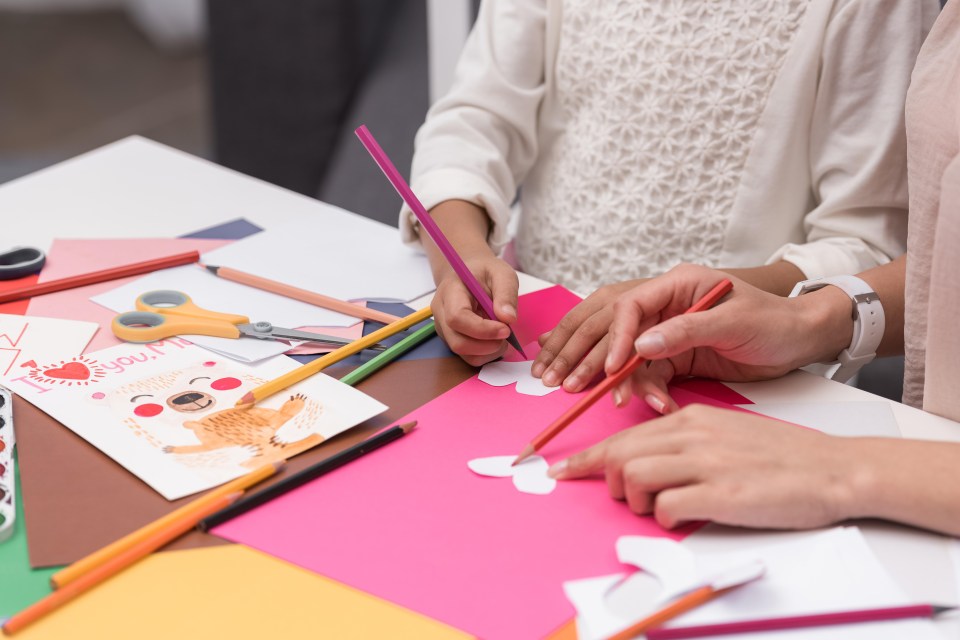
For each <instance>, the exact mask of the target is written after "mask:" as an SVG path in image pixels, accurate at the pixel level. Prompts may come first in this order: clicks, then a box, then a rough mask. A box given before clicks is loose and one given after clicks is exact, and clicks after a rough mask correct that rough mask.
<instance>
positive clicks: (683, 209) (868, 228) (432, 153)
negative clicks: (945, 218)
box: [401, 0, 936, 292]
mask: <svg viewBox="0 0 960 640" xmlns="http://www.w3.org/2000/svg"><path fill="white" fill-rule="evenodd" d="M921 5H922V6H921ZM927 5H929V6H927ZM935 6H936V0H709V1H708V0H697V1H693V2H691V1H688V0H605V1H601V2H598V1H597V0H563V1H561V0H486V1H485V2H484V3H483V5H482V7H481V10H480V15H479V18H478V21H477V24H476V26H475V27H474V29H473V31H472V33H471V35H470V38H469V40H468V42H467V45H466V47H465V50H464V52H463V55H462V57H461V59H460V62H459V64H458V67H457V74H456V81H455V83H454V86H453V88H452V90H451V91H450V93H449V94H448V95H447V96H445V97H444V98H442V99H441V100H439V101H438V102H437V103H436V104H435V105H434V106H433V107H432V108H431V110H430V112H429V113H428V115H427V120H426V122H425V123H424V125H423V126H422V127H421V129H420V131H419V133H418V134H417V139H416V153H415V156H414V161H413V170H412V186H413V189H414V191H415V192H416V193H417V194H418V195H419V197H420V199H421V200H422V201H423V203H424V205H425V206H426V207H427V208H428V209H429V208H431V207H433V206H435V205H436V204H438V203H440V202H442V201H444V200H448V199H462V200H468V201H471V202H473V203H475V204H478V205H480V206H482V207H484V208H485V209H486V211H487V213H488V214H489V216H490V218H491V220H492V221H493V231H492V233H491V236H490V242H491V245H492V246H493V247H494V248H495V249H496V250H499V249H500V248H502V247H503V246H504V245H505V244H506V243H507V242H508V241H509V240H510V239H515V251H516V256H517V259H518V262H519V265H520V267H521V269H522V270H524V271H526V272H527V273H530V274H533V275H536V276H539V277H541V278H544V279H546V280H550V281H553V282H559V283H562V284H564V285H566V286H568V287H569V288H572V289H574V290H576V291H581V292H589V291H591V290H593V289H594V288H596V287H598V286H600V285H603V284H606V283H610V282H615V281H618V280H624V279H628V278H638V277H647V276H651V275H656V274H658V273H661V272H663V271H665V270H667V269H669V268H670V267H672V266H673V265H675V264H677V263H678V262H681V261H688V262H697V263H700V264H706V265H710V266H725V267H740V266H756V265H759V264H764V263H767V262H772V261H776V260H781V259H782V260H787V261H789V262H792V263H794V264H795V265H797V266H798V267H799V268H800V269H801V270H802V271H803V272H804V273H805V274H806V276H807V277H811V278H812V277H818V276H822V275H829V274H835V273H856V272H858V271H862V270H864V269H866V268H869V267H872V266H875V265H876V264H879V263H883V262H886V261H887V260H889V259H890V258H891V257H894V256H897V255H899V254H901V253H903V252H904V250H905V241H906V203H907V190H906V171H905V143H904V133H903V103H904V96H905V94H906V90H907V86H908V84H909V80H910V71H911V69H912V67H913V63H914V60H915V58H916V55H917V51H918V50H919V47H920V44H921V41H922V36H923V34H924V33H925V32H926V30H927V29H928V27H929V22H930V21H931V20H932V17H933V16H934V15H935V14H936V12H935V11H934V10H931V7H935ZM518 193H519V203H520V206H519V210H520V216H519V221H518V223H517V224H511V222H513V221H512V220H511V218H512V216H513V211H515V209H512V208H511V204H512V203H513V202H514V201H515V200H516V198H517V196H518ZM413 221H414V218H413V216H412V214H411V212H410V211H409V209H406V208H405V210H404V211H403V213H402V214H401V229H402V233H403V236H404V239H405V240H406V241H408V242H416V240H417V227H416V225H415V224H413Z"/></svg>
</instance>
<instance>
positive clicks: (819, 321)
mask: <svg viewBox="0 0 960 640" xmlns="http://www.w3.org/2000/svg"><path fill="white" fill-rule="evenodd" d="M793 300H794V301H795V302H796V304H797V308H798V315H799V317H800V320H801V323H802V327H803V331H804V335H805V336H806V338H807V340H808V344H809V348H808V349H807V351H806V353H805V358H804V359H805V360H806V362H804V363H803V364H811V363H814V362H828V361H833V360H836V359H837V355H838V354H839V353H840V352H841V351H843V350H844V349H846V348H847V347H848V346H850V342H851V341H852V340H853V316H852V314H851V310H850V297H849V296H848V295H847V294H846V293H844V292H843V291H841V290H840V289H838V288H837V287H824V288H822V289H818V290H817V291H813V292H811V293H808V294H806V295H802V296H799V297H797V298H794V299H793Z"/></svg>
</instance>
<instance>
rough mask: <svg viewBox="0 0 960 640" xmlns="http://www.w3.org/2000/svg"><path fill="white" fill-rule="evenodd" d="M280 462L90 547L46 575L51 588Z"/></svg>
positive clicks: (259, 477) (247, 483)
mask: <svg viewBox="0 0 960 640" xmlns="http://www.w3.org/2000/svg"><path fill="white" fill-rule="evenodd" d="M283 465H284V463H283V462H277V463H274V464H268V465H264V466H262V467H259V468H258V469H255V470H253V471H251V472H250V473H248V474H246V475H245V476H241V477H239V478H237V479H236V480H231V481H230V482H228V483H226V484H224V485H222V486H220V487H217V488H216V489H214V490H212V491H210V492H209V493H206V494H205V495H202V496H200V497H199V498H197V499H196V500H192V501H190V502H188V503H187V504H185V505H183V506H182V507H180V508H179V509H177V510H175V511H171V512H170V513H168V514H167V515H165V516H163V517H162V518H158V519H157V520H154V521H153V522H151V523H149V524H147V525H145V526H143V527H141V528H139V529H137V530H136V531H134V532H132V533H130V534H128V535H126V536H124V537H122V538H120V539H119V540H117V541H115V542H112V543H110V544H108V545H107V546H105V547H103V548H101V549H99V550H97V551H94V552H93V553H91V554H90V555H87V556H85V557H83V558H80V559H79V560H77V561H76V562H74V563H73V564H71V565H69V566H67V567H64V568H63V569H61V570H60V571H58V572H56V573H55V574H53V575H52V576H51V577H50V585H51V586H52V587H53V588H54V589H61V588H63V587H65V586H67V585H68V584H70V583H71V582H74V581H75V580H77V579H78V578H80V577H82V576H83V575H85V574H87V573H90V572H91V571H93V570H94V569H96V568H97V567H99V566H101V565H103V564H105V563H107V562H109V561H110V560H111V559H112V558H114V557H116V556H117V555H119V554H120V553H123V552H125V551H126V550H127V549H130V548H131V547H133V546H135V545H137V544H139V543H140V542H141V541H143V540H145V539H146V538H149V537H150V536H152V535H153V534H155V533H156V532H157V531H162V530H164V529H166V528H167V527H168V526H169V525H170V524H171V523H173V522H179V521H180V520H181V519H183V518H186V517H189V516H190V515H191V514H193V513H197V512H199V511H203V510H206V508H207V506H208V505H210V504H212V503H214V502H217V501H219V500H220V499H221V498H222V497H223V496H225V495H230V494H233V493H236V492H238V491H239V492H242V491H243V490H245V489H247V488H249V487H252V486H253V485H255V484H257V483H258V482H261V481H263V480H265V479H267V478H269V477H270V476H272V475H274V474H275V473H276V472H277V471H278V470H279V469H281V468H282V467H283Z"/></svg>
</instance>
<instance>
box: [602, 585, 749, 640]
mask: <svg viewBox="0 0 960 640" xmlns="http://www.w3.org/2000/svg"><path fill="white" fill-rule="evenodd" d="M738 586H740V585H735V586H733V587H727V588H726V589H716V588H714V587H713V586H711V585H706V586H703V587H700V588H699V589H695V590H693V591H691V592H690V593H688V594H686V595H684V596H681V597H679V598H677V599H676V600H674V601H673V602H671V603H670V604H668V605H667V606H665V607H664V608H663V609H660V610H659V611H657V612H656V613H654V614H652V615H649V616H647V617H646V618H644V619H643V620H640V621H638V622H636V623H634V624H632V625H630V626H629V627H627V628H626V629H624V630H623V631H621V632H619V633H615V634H613V635H612V636H610V638H609V639H608V640H630V639H631V638H636V637H637V636H639V635H640V634H641V633H646V632H647V631H649V630H650V629H655V628H656V627H659V626H661V625H662V624H663V623H665V622H667V621H668V620H672V619H673V618H676V617H677V616H679V615H680V614H682V613H686V612H687V611H690V610H691V609H694V608H696V607H699V606H700V605H702V604H704V603H707V602H710V601H711V600H713V599H714V598H716V597H718V596H722V595H723V594H725V593H727V592H728V591H731V590H733V589H736V588H737V587H738Z"/></svg>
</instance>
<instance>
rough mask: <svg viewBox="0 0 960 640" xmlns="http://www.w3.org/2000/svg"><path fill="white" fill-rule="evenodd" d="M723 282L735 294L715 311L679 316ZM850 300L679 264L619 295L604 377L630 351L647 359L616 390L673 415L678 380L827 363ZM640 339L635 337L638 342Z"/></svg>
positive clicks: (841, 338)
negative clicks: (774, 288) (795, 294)
mask: <svg viewBox="0 0 960 640" xmlns="http://www.w3.org/2000/svg"><path fill="white" fill-rule="evenodd" d="M723 278H730V279H731V280H732V281H733V282H734V287H733V291H732V292H731V293H730V294H729V295H728V296H727V297H726V298H725V299H724V300H722V301H721V302H720V303H719V304H718V305H716V306H714V307H713V308H711V309H708V310H705V311H700V312H698V313H693V314H684V311H686V310H687V309H688V308H689V307H690V306H691V305H693V303H694V302H696V301H697V300H699V299H700V298H701V297H702V296H703V295H704V294H706V292H707V291H709V290H710V289H711V288H712V287H713V286H715V285H716V284H717V283H719V282H720V281H721V280H722V279H723ZM852 331H853V323H852V321H851V319H850V301H849V299H848V298H847V296H846V294H844V293H843V292H842V291H840V290H839V289H837V288H836V287H825V288H824V289H821V290H820V291H817V292H815V293H811V294H808V295H805V296H801V297H799V298H782V297H780V296H776V295H773V294H770V293H766V292H764V291H761V290H759V289H757V288H755V287H752V286H750V285H748V284H747V283H745V282H743V281H742V280H738V279H737V278H733V277H732V276H729V275H727V274H725V273H723V272H720V271H715V270H713V269H708V268H706V267H698V266H695V265H681V266H679V267H676V268H674V269H672V270H670V271H669V272H668V273H666V274H664V275H662V276H660V277H658V278H654V279H652V280H649V281H647V282H645V283H643V284H641V285H640V286H638V287H635V288H634V289H632V290H631V291H629V292H627V293H625V294H623V295H621V296H620V297H619V298H618V299H617V302H616V303H615V305H614V320H613V323H612V325H611V327H610V334H609V336H610V352H609V355H608V357H607V360H606V362H605V364H604V367H605V369H606V371H607V373H608V374H610V373H613V372H615V371H617V370H618V369H620V367H622V366H623V364H624V363H625V362H626V361H627V359H629V358H630V357H631V356H632V354H633V353H634V349H635V350H636V353H639V354H640V355H641V356H643V357H644V358H647V359H648V360H649V363H648V366H644V367H641V368H640V369H639V370H638V371H637V373H635V374H634V376H633V377H632V379H631V380H630V381H628V382H625V383H624V384H623V385H621V386H620V387H619V388H617V389H616V390H614V392H613V395H614V399H615V400H616V401H617V404H619V405H622V404H625V403H626V402H627V401H628V400H629V398H630V395H631V393H636V394H637V395H638V396H639V397H641V398H644V400H645V401H646V402H647V404H649V405H650V406H651V407H653V408H654V409H655V410H657V411H659V412H660V413H669V412H671V411H674V410H676V408H677V406H676V403H674V402H673V400H672V399H671V398H670V396H669V394H668V393H667V383H668V382H669V381H670V380H671V379H673V378H674V377H676V376H683V375H696V376H705V377H710V378H718V379H721V380H759V379H765V378H773V377H777V376H781V375H783V374H785V373H787V372H788V371H792V370H793V369H796V368H797V367H800V366H803V365H806V364H809V363H811V362H818V361H821V360H829V359H833V358H834V357H835V356H836V355H837V354H838V353H839V352H840V351H841V350H842V349H843V348H844V347H845V346H846V345H848V344H850V339H851V335H852ZM637 336H639V338H638V337H637Z"/></svg>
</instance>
